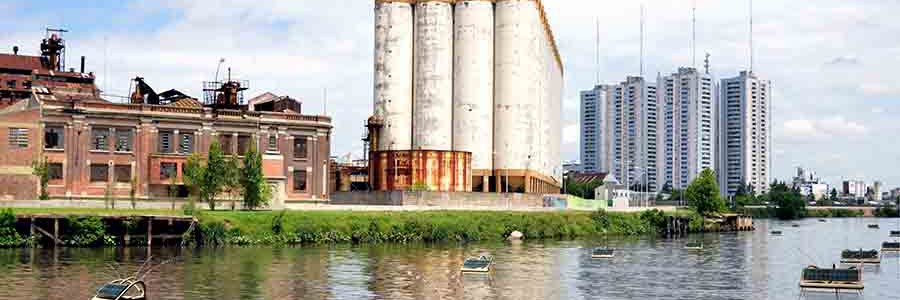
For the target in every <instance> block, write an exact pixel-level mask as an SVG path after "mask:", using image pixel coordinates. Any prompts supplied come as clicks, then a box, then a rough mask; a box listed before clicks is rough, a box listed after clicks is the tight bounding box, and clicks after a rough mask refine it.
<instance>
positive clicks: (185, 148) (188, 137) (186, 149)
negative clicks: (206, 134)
mask: <svg viewBox="0 0 900 300" xmlns="http://www.w3.org/2000/svg"><path fill="white" fill-rule="evenodd" d="M178 151H179V152H180V153H194V135H193V134H190V133H182V134H181V138H180V139H179V141H178Z"/></svg>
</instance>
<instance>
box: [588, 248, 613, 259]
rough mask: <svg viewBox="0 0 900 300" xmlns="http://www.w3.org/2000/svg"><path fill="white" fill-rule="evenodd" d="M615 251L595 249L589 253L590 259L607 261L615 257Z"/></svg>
mask: <svg viewBox="0 0 900 300" xmlns="http://www.w3.org/2000/svg"><path fill="white" fill-rule="evenodd" d="M615 251H616V250H615V249H612V248H596V249H594V251H592V252H591V258H597V259H604V258H605V259H608V258H613V257H615V256H616V253H615Z"/></svg>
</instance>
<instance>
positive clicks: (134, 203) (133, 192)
mask: <svg viewBox="0 0 900 300" xmlns="http://www.w3.org/2000/svg"><path fill="white" fill-rule="evenodd" d="M137 188H138V186H137V176H135V177H131V191H129V192H128V198H129V199H131V209H135V208H137V196H136V194H137Z"/></svg>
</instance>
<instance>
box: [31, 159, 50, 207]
mask: <svg viewBox="0 0 900 300" xmlns="http://www.w3.org/2000/svg"><path fill="white" fill-rule="evenodd" d="M31 174H32V175H34V176H37V177H38V181H39V182H40V183H41V190H40V195H38V199H40V200H47V199H50V195H48V194H47V186H48V185H49V184H50V166H49V163H48V162H47V158H46V157H39V158H37V159H35V160H33V161H32V162H31Z"/></svg>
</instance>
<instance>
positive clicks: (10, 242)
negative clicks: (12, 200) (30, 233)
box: [0, 208, 25, 248]
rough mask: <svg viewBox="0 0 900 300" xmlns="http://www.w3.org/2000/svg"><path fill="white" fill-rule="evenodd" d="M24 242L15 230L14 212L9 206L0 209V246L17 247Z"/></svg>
mask: <svg viewBox="0 0 900 300" xmlns="http://www.w3.org/2000/svg"><path fill="white" fill-rule="evenodd" d="M24 243H25V240H24V239H23V238H22V236H21V235H19V232H18V231H16V214H15V213H13V211H12V209H9V208H7V209H3V210H2V211H0V248H11V247H18V246H21V245H22V244H24Z"/></svg>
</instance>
